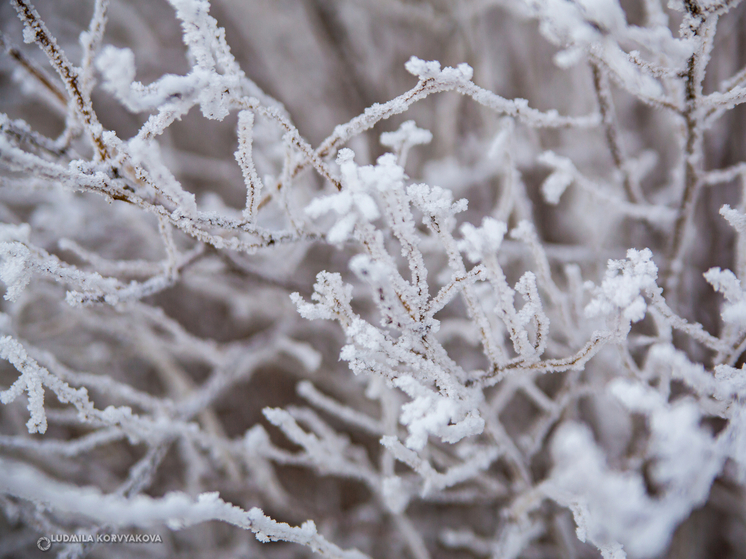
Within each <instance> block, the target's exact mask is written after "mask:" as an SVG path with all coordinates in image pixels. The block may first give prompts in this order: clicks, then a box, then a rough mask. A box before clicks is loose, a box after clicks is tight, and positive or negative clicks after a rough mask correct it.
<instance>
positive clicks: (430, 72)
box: [404, 56, 474, 84]
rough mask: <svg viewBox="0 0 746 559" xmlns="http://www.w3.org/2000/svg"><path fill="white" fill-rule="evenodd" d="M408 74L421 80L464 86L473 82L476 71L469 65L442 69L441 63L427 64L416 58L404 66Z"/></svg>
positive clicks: (431, 62)
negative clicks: (434, 80) (433, 80)
mask: <svg viewBox="0 0 746 559" xmlns="http://www.w3.org/2000/svg"><path fill="white" fill-rule="evenodd" d="M404 67H405V68H406V69H407V72H409V73H410V74H412V75H413V76H417V77H418V78H419V79H420V80H428V79H437V80H438V81H440V82H442V83H446V84H463V83H467V82H469V81H470V80H471V78H472V76H473V75H474V70H472V68H471V66H469V65H468V64H465V63H464V64H459V65H458V66H457V67H456V68H451V67H447V68H444V69H443V70H441V69H440V62H438V61H437V60H432V61H429V62H426V61H425V60H420V59H419V58H417V57H416V56H413V57H412V58H410V59H409V60H408V61H407V63H406V64H405V65H404Z"/></svg>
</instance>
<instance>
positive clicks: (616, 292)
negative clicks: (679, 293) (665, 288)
mask: <svg viewBox="0 0 746 559" xmlns="http://www.w3.org/2000/svg"><path fill="white" fill-rule="evenodd" d="M652 257H653V253H652V252H651V251H650V250H649V249H643V250H636V249H633V248H631V249H629V250H628V251H627V260H609V264H608V270H607V272H606V277H605V278H604V281H603V283H602V284H601V286H600V287H597V288H594V298H593V300H592V301H591V302H590V303H589V304H588V306H587V307H586V308H585V312H586V314H587V315H588V316H591V317H592V316H599V315H601V316H609V315H611V314H613V313H615V312H621V314H622V316H623V317H624V319H625V320H628V321H631V322H639V321H640V320H642V319H643V318H644V316H645V311H646V309H647V305H646V303H645V299H644V298H643V294H644V293H645V292H646V291H648V290H652V289H654V288H655V287H656V283H655V281H656V279H657V277H658V268H657V267H656V265H655V263H653V261H652Z"/></svg>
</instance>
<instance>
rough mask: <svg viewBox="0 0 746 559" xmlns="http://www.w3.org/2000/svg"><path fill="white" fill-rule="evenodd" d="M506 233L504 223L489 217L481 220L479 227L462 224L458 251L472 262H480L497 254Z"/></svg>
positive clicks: (506, 228) (506, 227)
mask: <svg viewBox="0 0 746 559" xmlns="http://www.w3.org/2000/svg"><path fill="white" fill-rule="evenodd" d="M507 231H508V226H507V225H506V224H505V223H503V222H502V221H497V220H496V219H493V218H491V217H485V218H484V219H482V226H481V227H474V226H473V225H472V224H471V223H464V224H463V225H462V226H461V235H462V237H463V239H462V240H461V241H459V244H458V247H459V250H461V251H462V252H465V253H466V255H467V256H468V257H469V260H471V261H472V262H480V261H481V260H482V258H483V257H484V256H487V255H494V254H496V253H497V251H498V249H499V248H500V245H501V244H502V242H503V237H505V233H507Z"/></svg>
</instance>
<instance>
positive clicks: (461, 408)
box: [394, 376, 484, 450]
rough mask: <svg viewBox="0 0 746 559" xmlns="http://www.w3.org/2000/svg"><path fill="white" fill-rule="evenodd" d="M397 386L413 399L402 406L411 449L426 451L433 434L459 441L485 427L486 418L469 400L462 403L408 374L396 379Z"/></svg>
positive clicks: (402, 416)
mask: <svg viewBox="0 0 746 559" xmlns="http://www.w3.org/2000/svg"><path fill="white" fill-rule="evenodd" d="M394 385H395V386H396V387H398V388H401V389H402V390H403V391H404V392H406V393H407V394H408V395H409V396H410V397H411V398H412V399H413V400H412V401H411V402H409V403H407V404H404V405H403V406H402V413H401V417H400V421H401V423H402V424H403V425H406V426H407V429H408V431H409V437H407V441H406V445H407V448H410V449H412V450H422V449H423V448H424V447H425V445H426V444H427V437H428V435H430V434H432V435H435V436H438V437H440V439H441V440H442V441H443V442H448V443H456V442H458V441H460V440H461V439H463V438H464V437H470V436H474V435H479V434H480V433H481V432H482V430H483V429H484V419H482V418H481V417H479V413H478V412H477V411H475V410H474V409H470V406H469V404H467V403H466V402H464V403H461V404H460V403H458V402H456V401H454V400H453V399H450V398H444V397H443V396H440V395H439V394H437V393H435V392H433V391H432V390H430V389H428V388H426V387H424V386H422V385H421V384H420V383H418V382H417V381H416V380H414V379H413V378H412V377H408V376H402V377H399V378H397V379H395V380H394Z"/></svg>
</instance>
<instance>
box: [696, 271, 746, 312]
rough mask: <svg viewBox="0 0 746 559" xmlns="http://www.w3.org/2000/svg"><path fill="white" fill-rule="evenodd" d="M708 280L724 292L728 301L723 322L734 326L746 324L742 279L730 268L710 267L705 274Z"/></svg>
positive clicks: (745, 300)
mask: <svg viewBox="0 0 746 559" xmlns="http://www.w3.org/2000/svg"><path fill="white" fill-rule="evenodd" d="M704 277H705V279H706V280H707V282H708V283H709V284H710V285H712V287H713V288H715V290H716V291H718V292H719V293H722V294H723V295H724V296H725V300H726V301H727V302H726V303H725V304H724V305H723V311H722V313H721V314H720V316H722V317H723V322H725V323H726V324H732V325H734V326H744V325H746V297H745V296H744V295H745V294H744V290H743V287H741V281H740V280H739V279H738V278H737V277H736V275H735V274H734V273H733V272H731V271H730V270H721V269H720V268H710V269H709V270H707V272H705V274H704Z"/></svg>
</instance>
